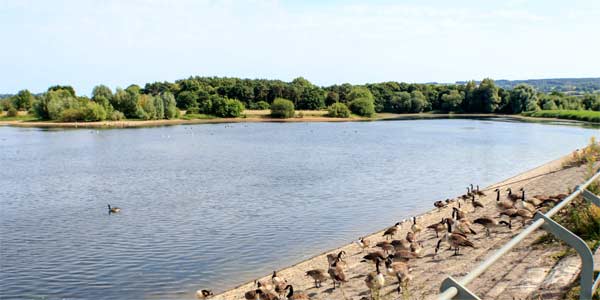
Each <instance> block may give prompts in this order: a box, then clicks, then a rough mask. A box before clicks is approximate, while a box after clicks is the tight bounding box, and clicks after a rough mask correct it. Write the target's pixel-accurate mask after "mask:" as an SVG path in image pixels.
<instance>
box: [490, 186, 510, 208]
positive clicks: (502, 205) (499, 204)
mask: <svg viewBox="0 0 600 300" xmlns="http://www.w3.org/2000/svg"><path fill="white" fill-rule="evenodd" d="M494 191H495V192H496V207H498V208H499V209H501V210H504V209H509V208H511V207H513V205H514V204H513V203H512V202H511V201H504V200H503V201H500V189H495V190H494Z"/></svg>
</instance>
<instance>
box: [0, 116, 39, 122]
mask: <svg viewBox="0 0 600 300" xmlns="http://www.w3.org/2000/svg"><path fill="white" fill-rule="evenodd" d="M0 121H23V122H31V121H38V118H36V117H35V116H32V115H20V116H16V117H8V116H1V117H0Z"/></svg>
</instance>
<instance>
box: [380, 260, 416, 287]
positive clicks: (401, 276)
mask: <svg viewBox="0 0 600 300" xmlns="http://www.w3.org/2000/svg"><path fill="white" fill-rule="evenodd" d="M410 271H411V268H410V267H408V264H407V263H406V262H401V261H400V262H392V260H391V259H386V260H385V272H386V273H387V274H388V275H390V276H395V277H396V278H398V289H397V291H398V294H400V292H402V286H403V285H404V286H407V285H408V281H409V280H410V279H411V278H410Z"/></svg>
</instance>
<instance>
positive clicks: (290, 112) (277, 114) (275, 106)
mask: <svg viewBox="0 0 600 300" xmlns="http://www.w3.org/2000/svg"><path fill="white" fill-rule="evenodd" d="M294 114H295V110H294V103H293V102H292V101H290V100H287V99H283V98H277V99H275V100H274V101H273V103H272V104H271V116H272V117H273V118H284V119H285V118H292V117H294Z"/></svg>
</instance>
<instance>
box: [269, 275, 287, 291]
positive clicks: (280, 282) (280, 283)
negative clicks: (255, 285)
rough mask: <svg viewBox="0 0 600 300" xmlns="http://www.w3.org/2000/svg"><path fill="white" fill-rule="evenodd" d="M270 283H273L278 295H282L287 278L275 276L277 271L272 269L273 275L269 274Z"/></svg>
mask: <svg viewBox="0 0 600 300" xmlns="http://www.w3.org/2000/svg"><path fill="white" fill-rule="evenodd" d="M271 283H273V289H274V290H275V292H276V293H277V294H278V295H279V296H282V295H283V294H284V293H285V286H286V285H287V280H285V279H283V278H282V277H280V276H277V271H273V275H272V276H271Z"/></svg>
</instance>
